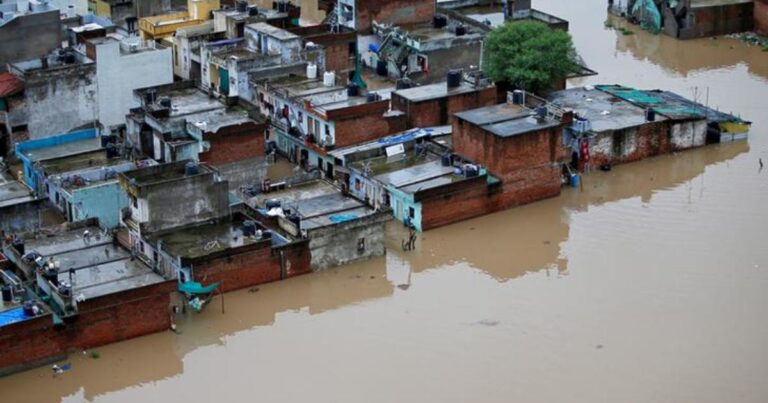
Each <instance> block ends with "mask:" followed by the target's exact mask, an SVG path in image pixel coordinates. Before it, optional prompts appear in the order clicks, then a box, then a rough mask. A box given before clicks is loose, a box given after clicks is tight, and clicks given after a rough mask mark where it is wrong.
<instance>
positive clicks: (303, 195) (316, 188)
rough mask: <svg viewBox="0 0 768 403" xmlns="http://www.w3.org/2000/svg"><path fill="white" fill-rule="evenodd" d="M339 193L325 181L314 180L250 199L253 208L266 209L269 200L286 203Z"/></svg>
mask: <svg viewBox="0 0 768 403" xmlns="http://www.w3.org/2000/svg"><path fill="white" fill-rule="evenodd" d="M338 191H339V190H338V189H336V188H335V187H333V186H332V185H331V184H329V183H327V182H325V181H321V180H314V181H309V182H304V183H301V184H298V185H293V186H291V187H289V188H285V189H283V190H278V191H273V192H269V193H261V194H258V195H256V196H255V197H252V198H251V199H249V204H250V205H251V206H255V207H259V208H264V207H266V203H267V201H268V200H273V199H278V200H284V201H293V200H301V199H310V198H313V197H318V196H324V195H328V194H333V193H337V192H338Z"/></svg>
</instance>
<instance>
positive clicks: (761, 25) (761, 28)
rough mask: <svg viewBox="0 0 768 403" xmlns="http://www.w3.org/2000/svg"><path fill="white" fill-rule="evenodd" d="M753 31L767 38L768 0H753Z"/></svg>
mask: <svg viewBox="0 0 768 403" xmlns="http://www.w3.org/2000/svg"><path fill="white" fill-rule="evenodd" d="M754 12H755V15H754V18H755V31H756V32H757V33H758V34H759V35H763V36H768V0H755V10H754Z"/></svg>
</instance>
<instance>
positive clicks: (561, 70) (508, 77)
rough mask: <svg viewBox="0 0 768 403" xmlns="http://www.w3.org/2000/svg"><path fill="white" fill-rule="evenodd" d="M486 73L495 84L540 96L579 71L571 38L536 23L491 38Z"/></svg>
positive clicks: (497, 32) (507, 29) (509, 25)
mask: <svg viewBox="0 0 768 403" xmlns="http://www.w3.org/2000/svg"><path fill="white" fill-rule="evenodd" d="M483 58H484V66H483V70H485V72H486V73H487V74H488V76H489V77H491V78H492V79H493V80H495V81H505V82H507V83H509V84H511V85H512V86H514V87H516V88H522V89H524V90H526V91H531V92H537V91H541V90H547V89H549V88H551V87H552V85H553V84H554V83H556V82H558V81H560V80H563V79H565V78H566V77H567V76H568V75H569V74H571V73H573V72H575V71H577V62H578V56H577V54H576V50H575V49H574V47H573V41H572V40H571V35H570V34H569V33H567V32H565V31H560V30H554V29H551V28H550V27H548V26H547V25H546V24H543V23H541V22H537V21H518V22H510V23H507V24H504V25H503V26H500V27H498V28H496V29H494V30H493V31H491V33H490V34H489V35H488V37H487V39H486V41H485V50H484V55H483Z"/></svg>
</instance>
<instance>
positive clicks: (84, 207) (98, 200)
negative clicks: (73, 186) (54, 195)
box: [72, 180, 129, 228]
mask: <svg viewBox="0 0 768 403" xmlns="http://www.w3.org/2000/svg"><path fill="white" fill-rule="evenodd" d="M128 203H129V200H128V195H127V194H126V193H125V191H124V190H123V188H122V187H120V184H119V183H118V181H116V180H115V181H111V182H107V183H104V184H101V185H96V186H91V187H86V188H82V189H77V190H75V191H73V194H72V213H73V215H74V217H72V221H81V220H85V219H87V218H91V217H97V218H98V219H99V222H100V223H101V225H102V226H105V227H108V228H114V227H117V225H118V224H119V223H120V210H122V209H123V208H125V207H128Z"/></svg>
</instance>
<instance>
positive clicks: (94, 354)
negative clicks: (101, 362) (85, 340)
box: [91, 351, 101, 360]
mask: <svg viewBox="0 0 768 403" xmlns="http://www.w3.org/2000/svg"><path fill="white" fill-rule="evenodd" d="M91 358H93V359H94V360H98V359H99V358H101V353H100V352H98V351H91Z"/></svg>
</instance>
